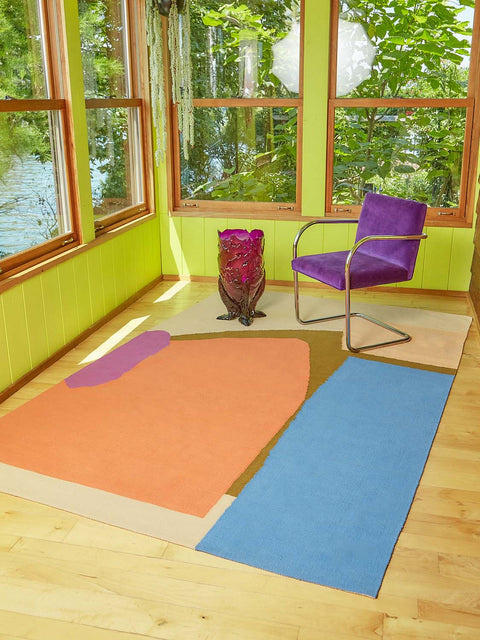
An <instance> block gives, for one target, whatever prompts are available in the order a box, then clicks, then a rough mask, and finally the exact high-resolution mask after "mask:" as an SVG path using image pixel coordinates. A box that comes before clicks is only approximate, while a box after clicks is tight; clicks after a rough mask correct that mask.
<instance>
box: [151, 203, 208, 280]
mask: <svg viewBox="0 0 480 640" xmlns="http://www.w3.org/2000/svg"><path fill="white" fill-rule="evenodd" d="M160 238H161V241H162V273H165V274H169V275H180V274H182V263H183V257H182V218H173V217H170V216H168V215H161V216H160ZM182 275H183V274H182ZM195 275H199V274H195Z"/></svg>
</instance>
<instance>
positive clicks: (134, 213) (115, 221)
mask: <svg viewBox="0 0 480 640" xmlns="http://www.w3.org/2000/svg"><path fill="white" fill-rule="evenodd" d="M149 213H151V212H150V211H149V210H148V208H147V206H146V204H141V205H137V206H135V207H127V208H126V209H122V210H121V211H117V212H116V213H112V214H110V215H109V216H104V217H103V218H97V219H96V220H95V235H96V236H100V235H103V234H104V233H107V232H108V231H111V230H112V229H116V228H117V227H119V226H120V225H122V224H124V223H125V221H126V220H128V221H130V220H137V219H138V218H143V217H144V216H145V215H148V214H149Z"/></svg>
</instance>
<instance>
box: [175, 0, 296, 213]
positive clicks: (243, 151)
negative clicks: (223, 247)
mask: <svg viewBox="0 0 480 640" xmlns="http://www.w3.org/2000/svg"><path fill="white" fill-rule="evenodd" d="M301 14H302V2H300V0H269V1H262V2H260V0H245V1H244V2H242V3H230V4H226V3H225V2H223V0H210V1H209V2H204V1H203V0H202V1H200V0H191V5H190V25H191V27H190V29H191V31H190V32H191V38H190V40H191V61H192V71H191V76H192V92H193V117H194V137H193V146H191V147H190V148H188V149H187V152H184V149H183V147H184V145H183V143H182V136H181V133H180V134H177V136H176V137H175V139H174V171H173V174H174V209H175V210H176V211H182V210H183V211H185V210H187V211H188V210H194V211H198V212H199V213H201V212H211V213H215V212H234V213H239V214H242V212H245V213H247V212H248V213H249V214H252V213H255V212H272V213H273V214H275V215H277V214H285V213H286V214H288V213H290V214H291V213H292V212H299V211H300V181H299V180H298V178H297V176H298V174H299V161H298V159H299V158H300V155H301V154H300V140H301V122H302V86H301V77H302V74H301V66H302V65H301V51H302V46H301V40H302V15H301ZM180 19H182V16H180ZM173 121H174V130H178V120H177V110H176V109H174V118H173ZM187 155H188V157H186V156H187Z"/></svg>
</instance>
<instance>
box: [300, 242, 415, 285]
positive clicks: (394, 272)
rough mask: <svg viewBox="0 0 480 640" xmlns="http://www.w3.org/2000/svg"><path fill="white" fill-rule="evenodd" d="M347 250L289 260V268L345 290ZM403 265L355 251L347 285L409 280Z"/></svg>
mask: <svg viewBox="0 0 480 640" xmlns="http://www.w3.org/2000/svg"><path fill="white" fill-rule="evenodd" d="M348 254H349V252H348V251H335V252H334V253H322V254H316V255H311V256H299V257H298V258H295V259H294V260H292V269H293V270H294V271H298V273H303V275H305V276H309V277H310V278H314V279H315V280H319V281H320V282H323V283H325V284H328V285H329V286H331V287H334V288H335V289H339V290H341V291H343V290H344V289H345V262H346V259H347V256H348ZM408 279H409V275H408V271H407V269H406V268H404V267H402V266H400V265H398V264H393V263H391V262H387V261H386V260H382V259H380V258H376V257H373V256H369V255H366V254H364V253H361V252H360V251H357V252H356V253H355V255H354V256H353V258H352V262H351V263H350V288H351V289H360V288H362V287H374V286H376V285H379V284H391V283H393V282H402V281H404V280H408Z"/></svg>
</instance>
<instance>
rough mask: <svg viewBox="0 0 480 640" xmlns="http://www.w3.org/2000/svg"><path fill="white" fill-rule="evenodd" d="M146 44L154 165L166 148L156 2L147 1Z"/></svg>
mask: <svg viewBox="0 0 480 640" xmlns="http://www.w3.org/2000/svg"><path fill="white" fill-rule="evenodd" d="M146 18H147V20H146V22H147V25H146V26H147V44H148V48H149V61H150V87H151V93H152V117H153V122H154V125H155V132H156V140H155V142H156V145H155V146H156V150H155V163H156V165H157V166H158V165H159V163H160V161H161V160H164V159H165V152H166V148H167V99H166V95H165V69H164V64H163V34H162V16H161V13H160V11H159V10H158V9H157V2H156V0H147V5H146Z"/></svg>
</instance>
